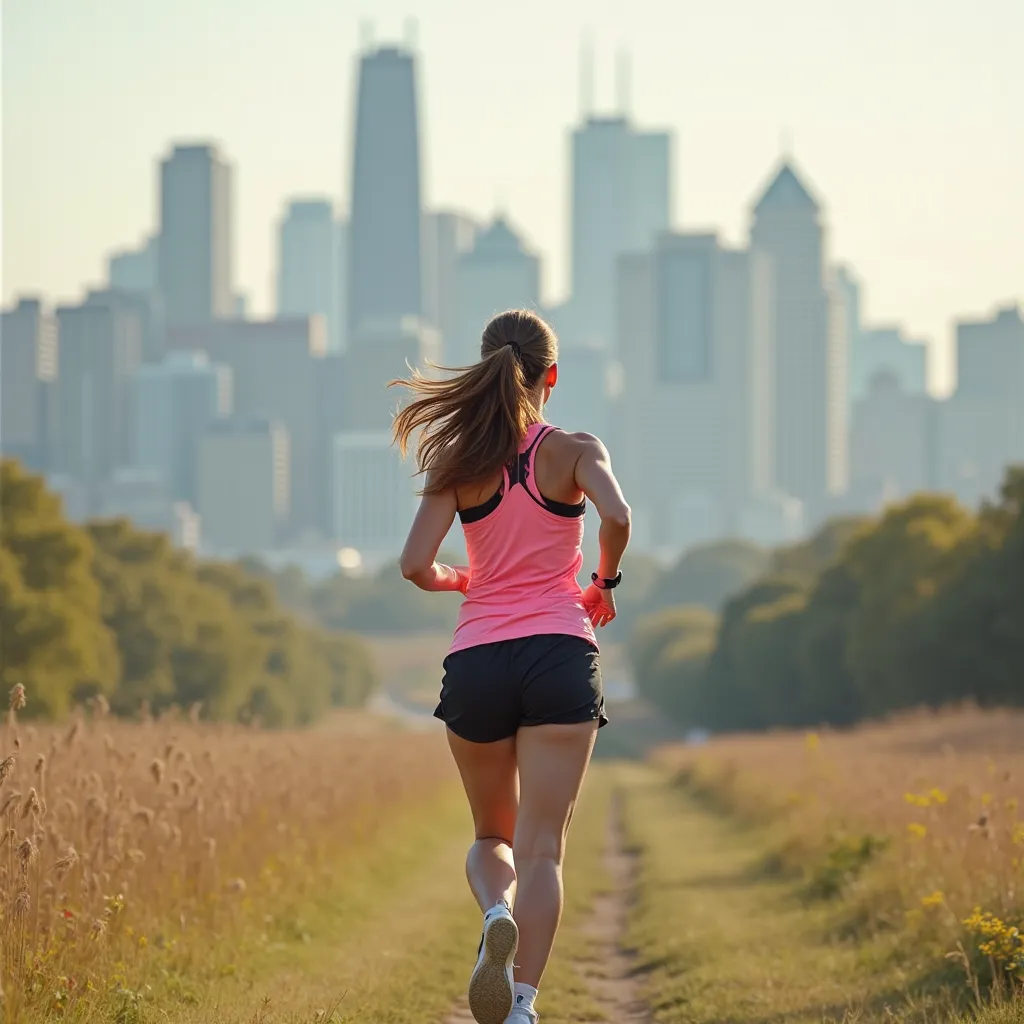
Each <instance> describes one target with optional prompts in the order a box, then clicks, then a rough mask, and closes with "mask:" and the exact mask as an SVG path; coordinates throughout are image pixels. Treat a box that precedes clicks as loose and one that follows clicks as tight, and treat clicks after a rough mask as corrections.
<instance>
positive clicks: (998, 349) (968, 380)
mask: <svg viewBox="0 0 1024 1024" xmlns="http://www.w3.org/2000/svg"><path fill="white" fill-rule="evenodd" d="M956 368H957V388H956V389H957V394H960V395H975V396H977V397H979V398H989V399H991V398H1006V399H1009V400H1011V401H1018V402H1020V401H1021V396H1022V395H1024V313H1022V312H1021V309H1020V307H1019V306H1006V307H1004V308H1003V309H1000V310H998V311H997V312H996V314H995V316H994V317H992V318H991V319H990V320H969V321H964V322H962V323H958V324H957V326H956Z"/></svg>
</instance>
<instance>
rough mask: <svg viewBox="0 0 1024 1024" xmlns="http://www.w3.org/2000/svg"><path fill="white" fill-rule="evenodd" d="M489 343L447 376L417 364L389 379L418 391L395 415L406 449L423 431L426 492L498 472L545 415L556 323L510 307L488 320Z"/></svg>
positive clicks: (420, 452) (419, 454) (419, 457)
mask: <svg viewBox="0 0 1024 1024" xmlns="http://www.w3.org/2000/svg"><path fill="white" fill-rule="evenodd" d="M482 349H483V354H482V357H481V359H480V362H478V363H475V364H474V365H472V366H467V367H463V368H461V369H449V370H444V372H445V373H446V374H448V375H447V376H444V377H441V378H434V377H427V376H424V375H423V374H422V373H420V371H419V370H414V371H413V374H412V377H411V378H409V379H407V380H394V381H391V383H390V384H389V386H392V385H399V386H402V387H406V388H408V389H409V391H411V392H412V394H413V396H414V397H413V400H412V401H411V402H410V403H409V404H408V405H407V406H405V408H403V409H402V410H401V411H400V412H399V413H398V415H397V416H396V417H395V421H394V425H393V432H394V438H395V442H396V443H397V444H398V449H399V451H400V452H401V454H402V456H403V457H404V456H405V455H406V453H407V451H408V449H409V445H410V441H411V440H412V437H413V435H414V434H416V433H417V431H420V433H419V436H418V439H417V442H416V461H417V464H418V466H419V470H420V472H422V473H430V480H429V482H428V483H427V485H426V487H425V488H424V490H423V493H424V494H440V493H441V492H443V491H446V490H448V489H449V488H450V487H453V486H454V485H456V484H473V483H481V482H483V481H485V480H488V479H490V478H492V477H493V476H494V475H495V474H496V473H497V472H498V470H499V469H501V467H502V466H504V465H508V464H510V463H511V462H512V461H513V460H514V459H515V456H516V453H517V452H518V451H519V446H520V445H521V444H522V442H523V439H524V438H525V437H526V432H527V430H529V428H530V424H532V423H535V422H536V421H537V420H538V419H539V418H540V416H541V407H540V402H539V400H538V396H537V385H538V384H539V383H540V379H541V377H542V376H543V374H544V372H545V371H546V370H547V369H548V368H549V367H550V366H551V365H552V364H553V363H554V362H555V359H556V358H557V342H556V340H555V336H554V333H553V332H552V330H551V328H550V327H548V325H547V324H546V323H544V321H543V320H542V319H541V318H540V317H538V316H537V315H536V314H535V313H531V312H529V311H527V310H512V311H510V312H508V313H502V314H500V315H499V316H497V317H495V318H494V319H493V320H492V321H491V322H490V323H489V324H488V325H487V328H486V330H485V331H484V335H483V345H482ZM442 369H443V368H442Z"/></svg>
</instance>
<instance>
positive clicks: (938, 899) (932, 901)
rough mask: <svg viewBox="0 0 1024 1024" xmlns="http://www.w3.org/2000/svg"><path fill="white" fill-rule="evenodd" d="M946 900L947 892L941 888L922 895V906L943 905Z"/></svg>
mask: <svg viewBox="0 0 1024 1024" xmlns="http://www.w3.org/2000/svg"><path fill="white" fill-rule="evenodd" d="M945 902H946V894H945V893H944V892H942V891H941V890H939V889H936V890H935V892H933V893H930V894H929V895H927V896H922V897H921V906H922V907H941V906H942V905H943V904H944V903H945Z"/></svg>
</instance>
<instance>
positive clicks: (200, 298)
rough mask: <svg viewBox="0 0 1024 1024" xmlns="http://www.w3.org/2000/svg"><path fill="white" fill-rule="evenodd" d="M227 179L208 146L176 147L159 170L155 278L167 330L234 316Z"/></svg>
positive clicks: (229, 186)
mask: <svg viewBox="0 0 1024 1024" xmlns="http://www.w3.org/2000/svg"><path fill="white" fill-rule="evenodd" d="M231 178H232V172H231V167H230V166H229V165H228V164H227V162H226V161H225V160H224V158H223V157H222V156H221V154H220V153H219V152H218V150H217V148H216V147H215V146H212V145H196V146H176V147H175V148H174V151H173V152H172V153H171V155H170V156H169V157H167V158H166V159H165V160H164V161H163V162H162V164H161V165H160V235H159V238H160V242H159V254H158V258H157V276H158V280H159V283H160V292H161V293H162V295H163V299H164V303H165V308H166V313H167V322H168V324H169V325H174V326H177V325H181V324H196V323H204V322H206V321H208V320H216V319H218V318H221V317H231V316H232V315H233V314H234V309H235V298H234V266H233V253H232V242H233V199H232V184H231Z"/></svg>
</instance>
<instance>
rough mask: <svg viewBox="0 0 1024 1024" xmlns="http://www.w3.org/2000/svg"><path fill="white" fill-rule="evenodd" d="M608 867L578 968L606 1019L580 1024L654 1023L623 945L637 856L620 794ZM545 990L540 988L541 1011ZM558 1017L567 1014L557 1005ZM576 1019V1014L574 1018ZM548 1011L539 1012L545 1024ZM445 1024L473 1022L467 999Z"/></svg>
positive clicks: (614, 803)
mask: <svg viewBox="0 0 1024 1024" xmlns="http://www.w3.org/2000/svg"><path fill="white" fill-rule="evenodd" d="M604 859H605V869H606V870H607V872H608V876H609V881H610V887H609V891H608V892H607V893H603V894H601V895H599V896H598V897H597V899H596V900H595V902H594V907H593V909H592V910H591V912H590V916H589V917H588V918H587V920H586V921H585V922H584V924H583V932H584V934H585V935H586V936H587V938H588V939H590V940H591V942H592V943H593V953H592V956H591V957H588V959H587V960H585V961H580V962H579V963H578V964H577V965H576V967H577V969H578V970H579V972H580V975H581V977H583V978H584V979H585V980H586V983H587V987H588V988H589V989H590V991H591V992H592V993H593V996H594V999H595V1001H596V1002H597V1003H598V1004H599V1005H600V1006H601V1009H602V1012H603V1013H604V1018H603V1019H601V1020H594V1021H585V1022H584V1021H582V1020H581V1022H580V1024H608V1021H615V1024H650V1022H651V1019H652V1018H651V1013H650V1010H649V1009H648V1008H647V1005H646V1004H645V1002H644V999H643V996H642V993H641V991H640V984H639V981H638V980H637V978H636V977H635V976H634V973H633V968H634V958H633V956H632V954H631V953H630V952H629V950H627V949H626V948H625V946H624V940H625V936H626V927H627V919H628V916H629V902H630V898H631V895H632V892H633V888H634V885H635V883H636V858H635V857H634V856H633V855H632V854H631V853H630V851H629V849H628V847H627V845H626V839H625V833H624V831H623V826H622V809H621V801H620V799H619V798H618V795H616V797H615V799H614V800H613V801H612V807H611V813H610V814H609V816H608V833H607V838H606V840H605V854H604ZM543 999H544V988H543V986H541V1002H540V1003H539V1004H538V1008H539V1009H540V1010H542V1011H543V1009H544V1006H543ZM559 1009H560V1013H559V1016H569V1014H567V1013H566V1012H565V1009H564V1008H559ZM573 1019H575V1018H573ZM543 1020H544V1015H543V1013H542V1015H541V1021H542V1024H543ZM443 1024H474V1021H473V1017H472V1015H471V1014H470V1012H469V1008H468V1006H466V1004H465V1002H464V1001H463V1002H461V1003H460V1004H459V1006H457V1007H456V1008H455V1009H454V1010H453V1011H452V1012H451V1014H449V1015H448V1016H447V1017H446V1018H445V1020H444V1022H443Z"/></svg>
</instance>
